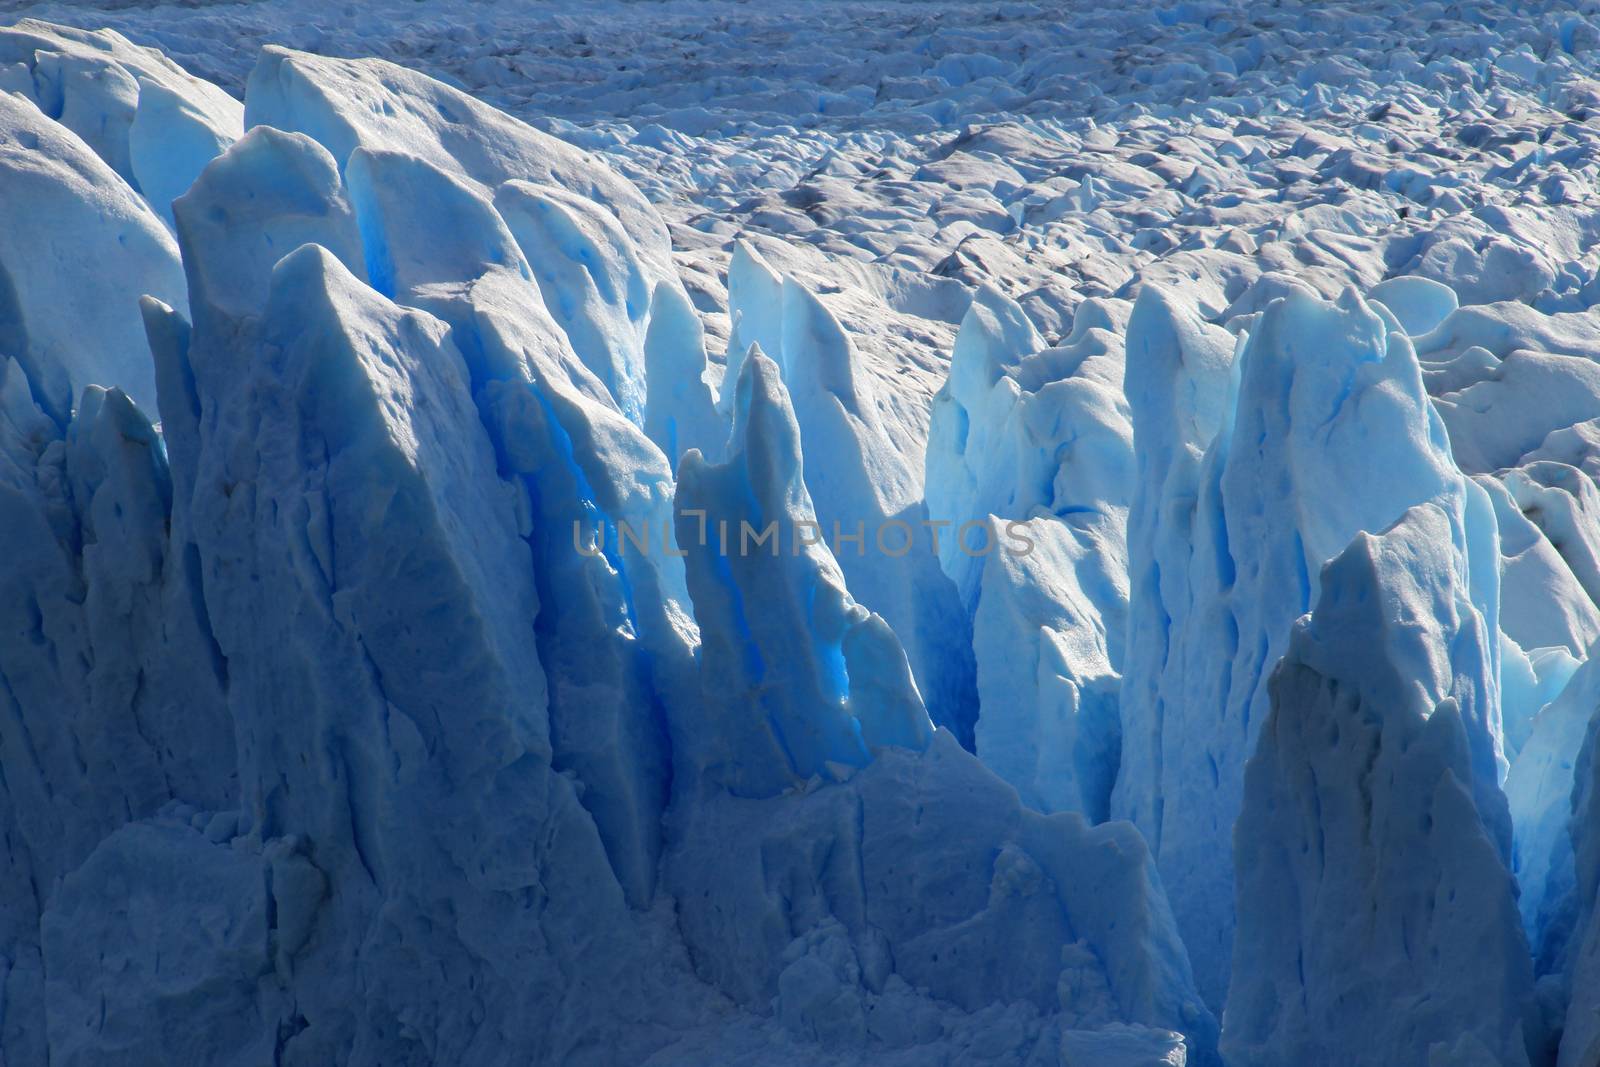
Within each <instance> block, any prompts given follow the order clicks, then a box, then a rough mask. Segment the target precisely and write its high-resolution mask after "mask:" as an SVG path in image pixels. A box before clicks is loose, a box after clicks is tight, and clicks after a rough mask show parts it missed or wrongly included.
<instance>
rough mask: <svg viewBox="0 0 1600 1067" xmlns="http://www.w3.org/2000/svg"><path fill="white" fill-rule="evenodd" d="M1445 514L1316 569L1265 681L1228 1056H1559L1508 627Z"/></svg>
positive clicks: (1241, 843)
mask: <svg viewBox="0 0 1600 1067" xmlns="http://www.w3.org/2000/svg"><path fill="white" fill-rule="evenodd" d="M1451 526H1452V522H1451V520H1450V519H1449V517H1448V516H1446V514H1445V513H1444V512H1443V511H1441V510H1440V509H1439V508H1438V507H1437V506H1435V505H1434V504H1431V503H1428V504H1421V505H1418V506H1417V507H1415V508H1412V509H1410V510H1408V511H1407V512H1406V513H1405V514H1404V515H1403V516H1402V517H1401V519H1400V520H1399V521H1398V522H1397V523H1396V524H1395V525H1394V526H1393V527H1392V528H1390V529H1388V530H1386V531H1384V532H1382V533H1381V534H1379V535H1373V534H1369V533H1361V534H1359V535H1357V537H1356V538H1355V540H1354V541H1353V542H1352V543H1351V545H1350V547H1349V548H1347V549H1346V550H1345V551H1344V552H1342V553H1340V554H1339V555H1338V556H1337V557H1336V558H1335V559H1334V560H1333V561H1332V562H1330V563H1329V564H1328V565H1327V566H1326V567H1325V568H1324V569H1323V570H1322V574H1321V582H1320V584H1321V592H1320V595H1319V596H1318V597H1317V600H1316V606H1315V607H1314V608H1313V610H1312V611H1311V613H1310V615H1309V616H1308V617H1307V618H1305V619H1303V620H1302V621H1300V622H1299V623H1297V624H1296V625H1295V627H1294V632H1293V636H1292V638H1291V639H1290V642H1289V649H1288V652H1287V654H1286V655H1285V656H1284V658H1283V660H1282V661H1281V663H1280V664H1279V665H1278V666H1277V667H1276V669H1275V670H1274V671H1273V673H1272V676H1271V679H1270V681H1269V683H1268V686H1267V689H1268V693H1269V699H1270V710H1269V712H1268V715H1267V719H1266V721H1265V723H1264V724H1263V725H1262V727H1261V730H1260V734H1259V744H1258V746H1257V748H1256V751H1255V752H1254V754H1253V755H1252V756H1251V757H1250V761H1249V763H1248V765H1247V767H1246V770H1245V779H1244V794H1243V805H1242V808H1241V811H1240V815H1239V820H1238V824H1237V826H1236V827H1235V829H1234V835H1235V836H1234V842H1235V862H1236V864H1237V868H1238V880H1237V886H1238V898H1237V899H1238V908H1239V911H1238V927H1237V929H1238V935H1237V942H1236V946H1235V950H1234V955H1233V975H1234V978H1233V983H1232V985H1231V986H1230V988H1229V991H1228V1007H1227V1012H1226V1015H1225V1016H1224V1022H1225V1030H1224V1034H1225V1036H1224V1039H1223V1050H1224V1055H1225V1056H1226V1057H1227V1061H1228V1062H1229V1063H1230V1064H1236V1065H1240V1067H1248V1065H1255V1064H1260V1065H1263V1067H1265V1065H1268V1064H1272V1065H1276V1064H1282V1063H1295V1062H1307V1063H1317V1062H1326V1061H1329V1060H1332V1059H1337V1060H1339V1061H1340V1062H1347V1063H1352V1064H1373V1065H1377V1064H1408V1063H1409V1064H1418V1065H1431V1064H1435V1063H1439V1062H1451V1063H1471V1062H1484V1063H1499V1064H1526V1063H1529V1062H1530V1059H1531V1060H1533V1061H1539V1062H1543V1061H1544V1059H1545V1056H1546V1055H1547V1050H1546V1048H1545V1036H1544V1033H1543V1020H1542V1018H1541V1017H1540V1013H1539V1009H1538V1005H1537V1002H1536V1001H1535V998H1534V995H1533V968H1532V965H1531V962H1530V960H1529V957H1528V950H1527V944H1526V942H1525V940H1524V938H1523V933H1522V924H1521V921H1520V918H1519V916H1518V915H1517V908H1516V885H1515V882H1514V880H1513V878H1512V876H1511V872H1510V870H1509V869H1508V867H1507V865H1506V863H1505V859H1504V853H1503V847H1504V846H1503V839H1502V835H1503V825H1504V813H1503V811H1500V812H1497V811H1494V810H1492V808H1491V809H1490V810H1485V805H1498V806H1500V807H1502V808H1503V806H1504V803H1505V801H1504V799H1503V798H1502V797H1501V795H1500V792H1499V789H1498V786H1497V783H1496V767H1495V764H1494V760H1493V759H1492V758H1486V757H1487V756H1488V755H1489V754H1490V753H1492V752H1493V750H1494V748H1495V742H1496V738H1495V737H1494V736H1493V734H1492V733H1491V732H1490V731H1491V730H1492V726H1493V721H1492V711H1491V712H1490V713H1489V714H1486V710H1487V709H1492V705H1493V702H1494V700H1495V697H1496V694H1495V686H1494V670H1493V668H1494V658H1493V656H1492V649H1493V641H1494V634H1493V631H1492V629H1491V628H1490V627H1489V625H1487V623H1486V620H1485V617H1484V615H1483V614H1482V613H1480V611H1479V609H1478V608H1477V607H1476V606H1475V605H1474V604H1473V601H1472V599H1471V589H1470V581H1471V579H1470V573H1469V571H1470V564H1469V562H1468V561H1467V559H1466V558H1465V555H1464V553H1463V552H1462V551H1461V547H1460V546H1461V541H1460V537H1459V534H1458V533H1456V532H1454V531H1452V529H1451Z"/></svg>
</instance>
